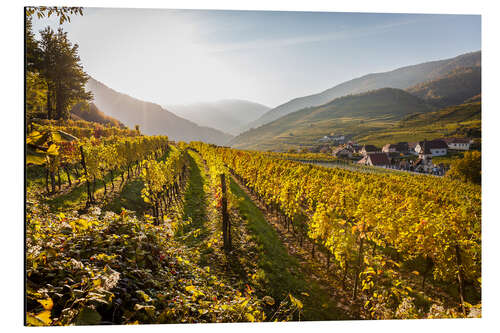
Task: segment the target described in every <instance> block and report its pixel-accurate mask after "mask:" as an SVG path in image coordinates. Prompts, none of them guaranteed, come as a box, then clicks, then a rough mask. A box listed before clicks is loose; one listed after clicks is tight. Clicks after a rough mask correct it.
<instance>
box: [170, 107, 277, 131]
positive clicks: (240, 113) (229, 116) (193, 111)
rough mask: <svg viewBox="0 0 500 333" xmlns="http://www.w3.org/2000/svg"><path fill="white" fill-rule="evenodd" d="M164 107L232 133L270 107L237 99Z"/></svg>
mask: <svg viewBox="0 0 500 333" xmlns="http://www.w3.org/2000/svg"><path fill="white" fill-rule="evenodd" d="M166 108H167V109H168V110H170V111H172V112H173V113H175V114H177V115H178V116H181V117H183V118H187V119H190V120H192V121H194V122H196V123H197V124H199V125H202V126H209V127H212V128H215V129H218V130H220V131H223V132H226V133H230V134H233V135H237V134H239V133H241V131H242V129H243V127H244V126H245V125H246V124H248V123H250V122H252V121H254V120H256V119H257V118H259V117H260V116H262V115H263V114H264V113H265V112H267V111H268V110H269V109H270V108H269V107H267V106H265V105H262V104H258V103H254V102H250V101H245V100H238V99H225V100H220V101H216V102H205V103H195V104H187V105H168V106H166Z"/></svg>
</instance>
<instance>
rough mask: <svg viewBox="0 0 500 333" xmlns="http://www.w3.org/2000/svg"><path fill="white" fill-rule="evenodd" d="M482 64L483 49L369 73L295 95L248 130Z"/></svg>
mask: <svg viewBox="0 0 500 333" xmlns="http://www.w3.org/2000/svg"><path fill="white" fill-rule="evenodd" d="M480 65H481V51H477V52H472V53H467V54H463V55H460V56H457V57H454V58H451V59H445V60H438V61H431V62H425V63H422V64H418V65H413V66H406V67H402V68H398V69H395V70H393V71H389V72H383V73H375V74H368V75H365V76H362V77H360V78H356V79H353V80H350V81H346V82H344V83H341V84H339V85H337V86H335V87H333V88H330V89H327V90H325V91H323V92H321V93H319V94H314V95H310V96H304V97H299V98H295V99H293V100H291V101H289V102H287V103H284V104H282V105H280V106H278V107H276V108H274V109H271V110H269V111H268V112H266V113H265V114H264V115H262V116H261V117H260V118H259V119H257V120H256V121H254V122H252V123H250V124H248V125H247V126H246V129H250V128H257V127H259V126H262V125H264V124H266V123H269V122H271V121H273V120H276V119H278V118H280V117H282V116H284V115H287V114H289V113H292V112H295V111H298V110H301V109H303V108H306V107H311V106H318V105H322V104H324V103H327V102H329V101H331V100H333V99H335V98H337V97H341V96H344V95H348V94H357V93H362V92H367V91H370V90H374V89H380V88H386V87H389V88H399V89H407V88H410V87H413V86H415V85H417V84H419V83H423V82H427V81H431V80H435V79H437V78H439V77H442V76H444V75H447V74H450V73H452V72H453V71H455V70H456V69H459V68H464V67H474V66H480Z"/></svg>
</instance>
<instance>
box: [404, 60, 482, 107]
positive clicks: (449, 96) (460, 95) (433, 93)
mask: <svg viewBox="0 0 500 333" xmlns="http://www.w3.org/2000/svg"><path fill="white" fill-rule="evenodd" d="M406 91H408V92H409V93H411V94H412V95H415V96H418V97H420V98H422V99H423V100H425V101H426V102H427V103H428V104H430V105H433V106H436V107H446V106H450V105H458V104H462V103H464V102H465V101H466V100H468V99H469V98H472V97H474V96H476V95H478V94H480V93H481V66H475V67H464V68H458V69H456V70H454V71H452V72H451V73H449V74H446V75H444V76H441V77H438V78H437V79H435V80H431V81H428V82H424V83H420V84H418V85H416V86H413V87H411V88H408V89H407V90H406Z"/></svg>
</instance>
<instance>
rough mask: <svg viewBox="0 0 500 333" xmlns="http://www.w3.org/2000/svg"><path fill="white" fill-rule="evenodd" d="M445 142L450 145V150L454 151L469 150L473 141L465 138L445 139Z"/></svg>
mask: <svg viewBox="0 0 500 333" xmlns="http://www.w3.org/2000/svg"><path fill="white" fill-rule="evenodd" d="M443 141H445V142H446V144H447V145H448V149H452V150H469V149H470V145H471V143H472V140H470V139H464V138H445V139H443Z"/></svg>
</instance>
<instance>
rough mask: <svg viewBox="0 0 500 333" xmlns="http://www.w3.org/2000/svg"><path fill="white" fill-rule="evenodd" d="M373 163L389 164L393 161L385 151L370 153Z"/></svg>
mask: <svg viewBox="0 0 500 333" xmlns="http://www.w3.org/2000/svg"><path fill="white" fill-rule="evenodd" d="M368 158H369V159H370V161H371V162H372V164H373V165H389V164H391V162H390V161H389V158H388V157H387V155H386V154H385V153H373V154H370V155H368Z"/></svg>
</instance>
